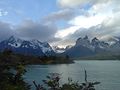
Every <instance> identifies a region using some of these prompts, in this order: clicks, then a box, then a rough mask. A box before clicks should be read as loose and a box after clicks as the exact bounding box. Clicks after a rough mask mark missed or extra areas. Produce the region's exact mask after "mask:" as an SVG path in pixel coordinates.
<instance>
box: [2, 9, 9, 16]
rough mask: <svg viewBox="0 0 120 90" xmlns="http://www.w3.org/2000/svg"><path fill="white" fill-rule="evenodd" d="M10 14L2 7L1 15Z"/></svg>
mask: <svg viewBox="0 0 120 90" xmlns="http://www.w3.org/2000/svg"><path fill="white" fill-rule="evenodd" d="M7 14H8V12H7V11H5V10H3V9H0V16H6V15H7Z"/></svg>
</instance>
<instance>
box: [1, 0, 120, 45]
mask: <svg viewBox="0 0 120 90" xmlns="http://www.w3.org/2000/svg"><path fill="white" fill-rule="evenodd" d="M12 35H14V36H16V37H19V38H23V39H38V40H40V41H42V42H49V43H50V45H52V46H59V47H65V46H67V45H74V44H75V41H76V39H77V38H79V37H84V36H86V35H88V36H89V38H90V39H91V38H93V37H97V38H98V39H100V40H103V41H108V42H109V41H112V40H113V39H114V37H120V0H20V1H19V0H0V41H2V40H4V39H7V38H9V37H10V36H12Z"/></svg>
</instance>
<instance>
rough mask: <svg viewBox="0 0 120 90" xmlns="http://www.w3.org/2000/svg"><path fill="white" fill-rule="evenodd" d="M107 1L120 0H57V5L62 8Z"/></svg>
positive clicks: (115, 0) (117, 0)
mask: <svg viewBox="0 0 120 90" xmlns="http://www.w3.org/2000/svg"><path fill="white" fill-rule="evenodd" d="M109 2H115V3H116V2H117V3H118V2H120V1H119V0H58V2H57V3H58V5H59V6H60V7H62V8H74V7H82V6H84V5H87V4H91V5H95V4H102V3H109Z"/></svg>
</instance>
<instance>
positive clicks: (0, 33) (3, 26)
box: [0, 21, 14, 41]
mask: <svg viewBox="0 0 120 90" xmlns="http://www.w3.org/2000/svg"><path fill="white" fill-rule="evenodd" d="M11 35H14V32H13V29H12V27H11V25H10V24H8V23H5V22H1V21H0V41H1V40H4V39H6V38H8V37H10V36H11Z"/></svg>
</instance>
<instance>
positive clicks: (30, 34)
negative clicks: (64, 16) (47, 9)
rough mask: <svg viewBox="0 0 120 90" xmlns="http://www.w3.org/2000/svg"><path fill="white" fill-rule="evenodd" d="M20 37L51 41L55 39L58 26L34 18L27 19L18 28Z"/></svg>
mask: <svg viewBox="0 0 120 90" xmlns="http://www.w3.org/2000/svg"><path fill="white" fill-rule="evenodd" d="M16 31H17V32H16V33H17V35H18V36H19V37H22V38H26V39H38V40H40V41H50V40H51V39H54V34H55V33H56V32H57V28H56V27H55V26H52V25H45V24H41V23H39V22H33V21H32V20H25V21H23V22H22V23H21V24H20V25H19V26H17V28H16Z"/></svg>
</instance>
